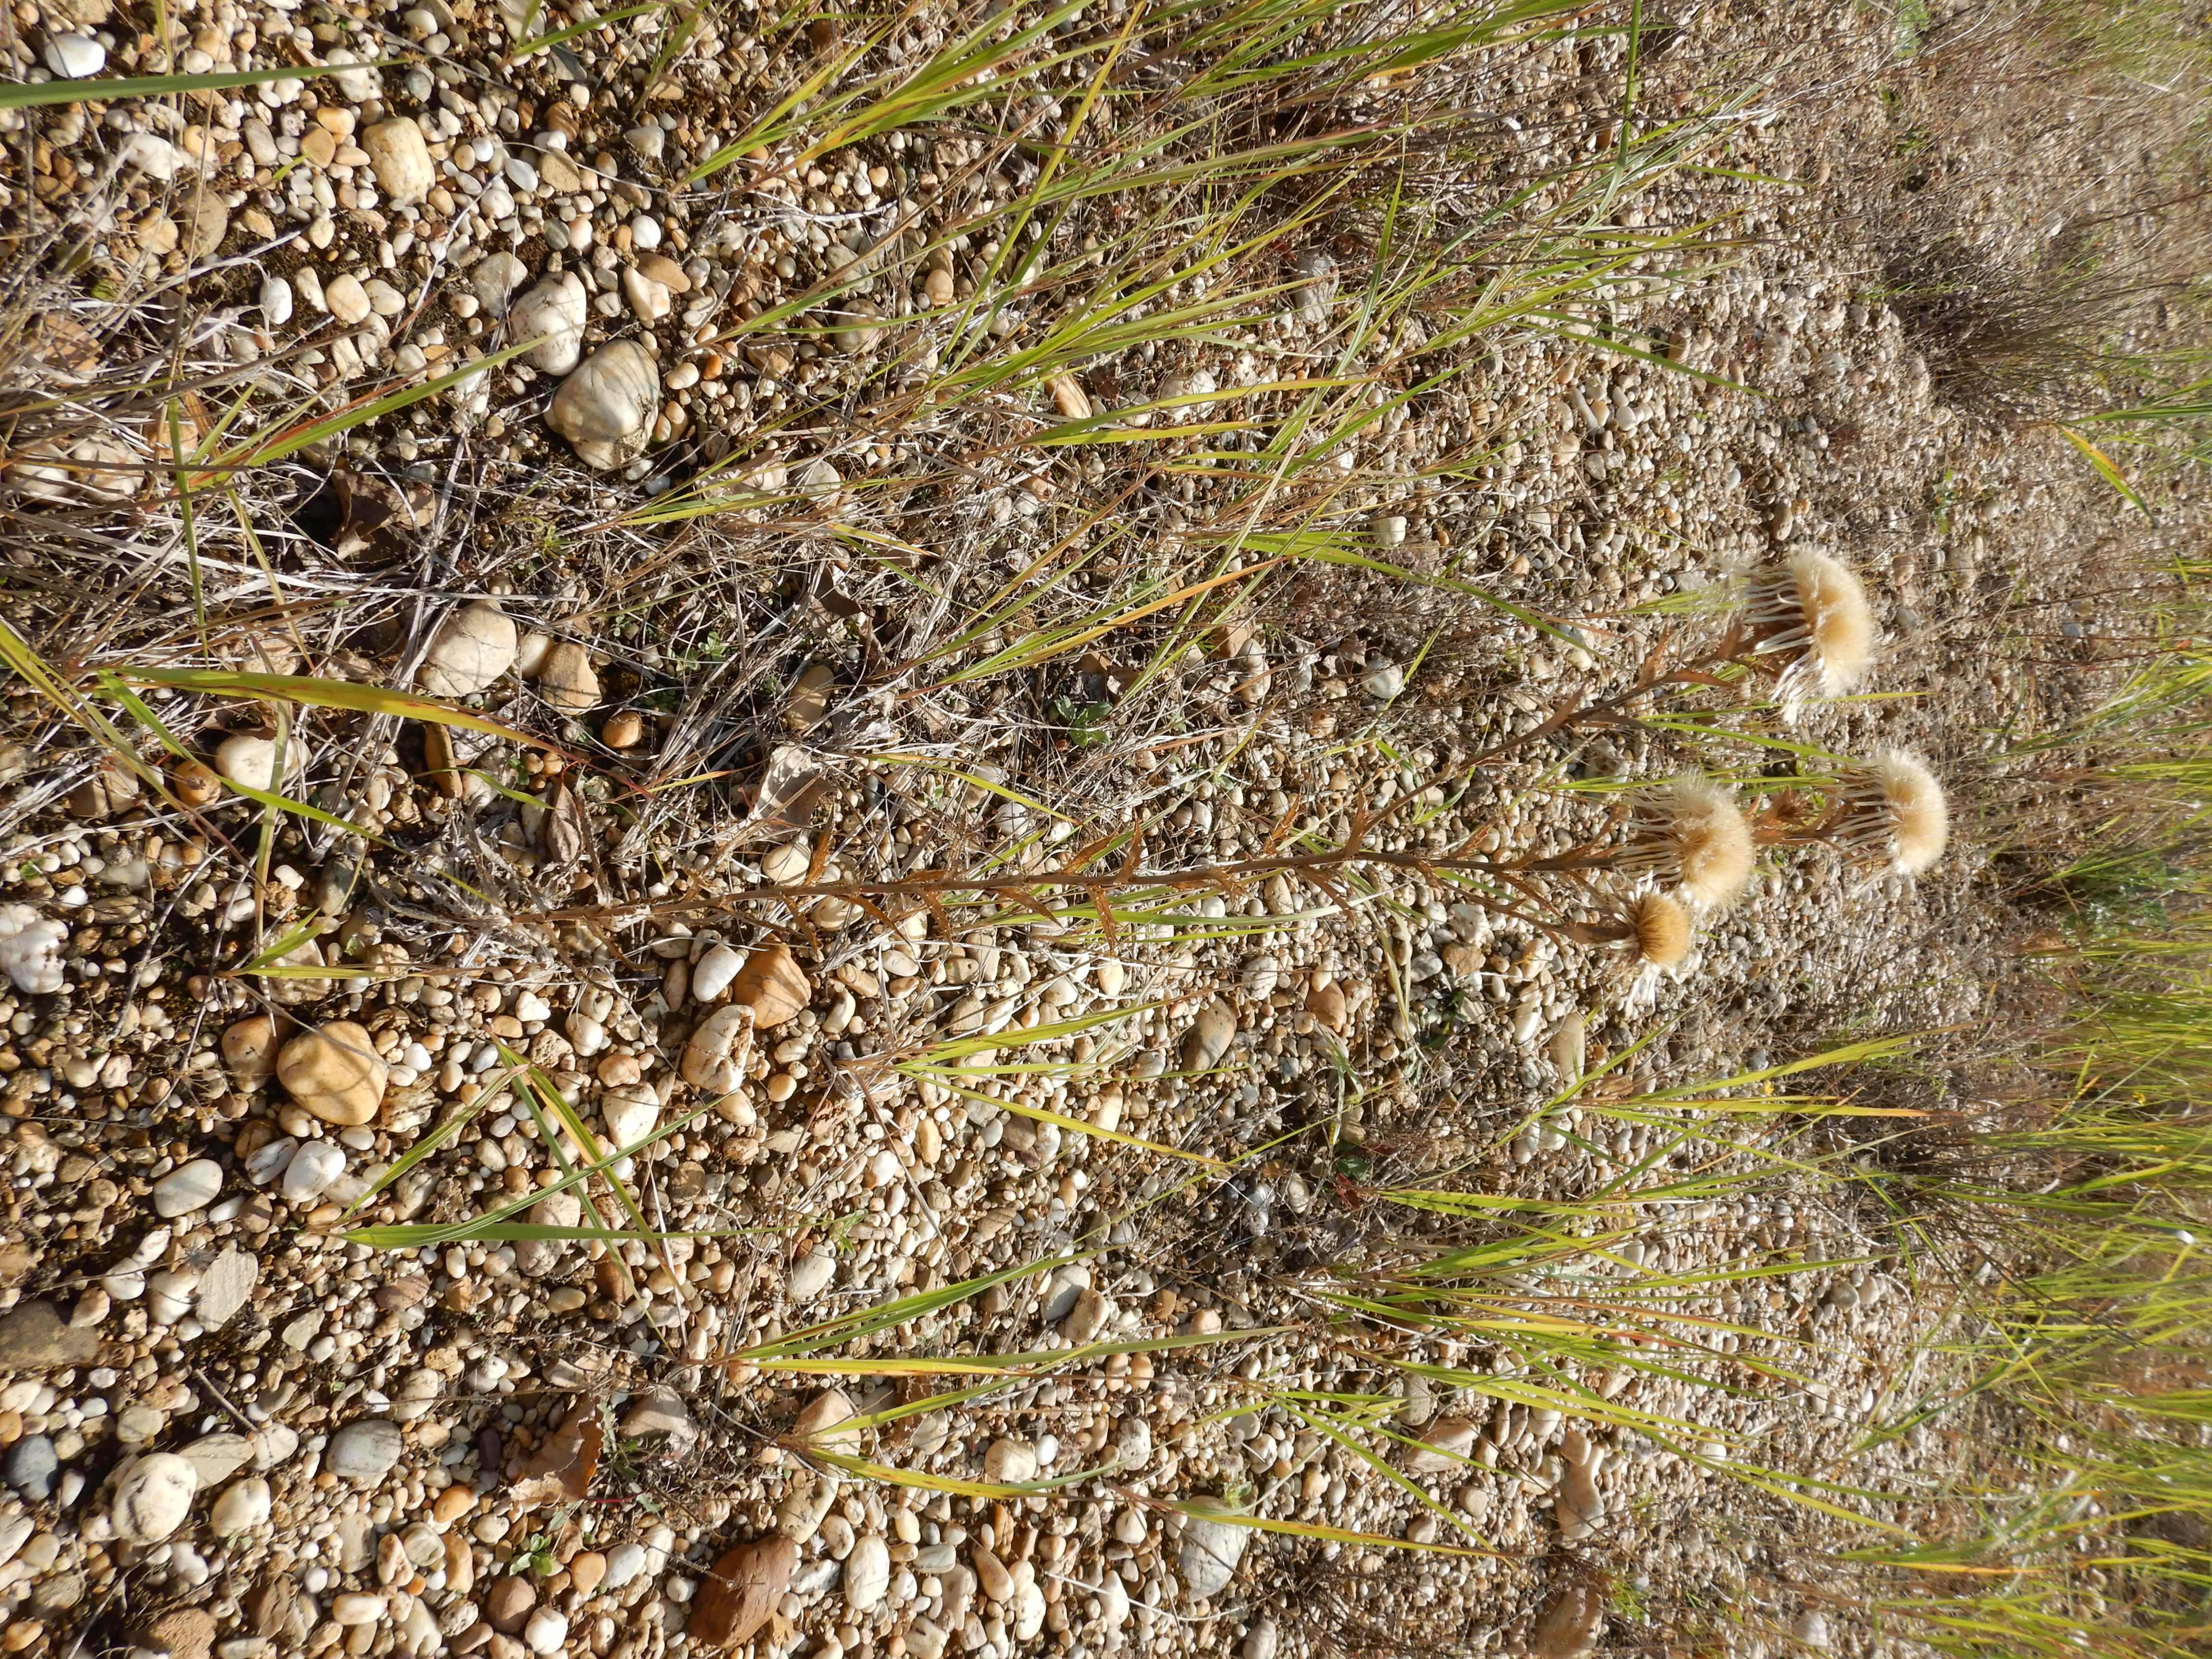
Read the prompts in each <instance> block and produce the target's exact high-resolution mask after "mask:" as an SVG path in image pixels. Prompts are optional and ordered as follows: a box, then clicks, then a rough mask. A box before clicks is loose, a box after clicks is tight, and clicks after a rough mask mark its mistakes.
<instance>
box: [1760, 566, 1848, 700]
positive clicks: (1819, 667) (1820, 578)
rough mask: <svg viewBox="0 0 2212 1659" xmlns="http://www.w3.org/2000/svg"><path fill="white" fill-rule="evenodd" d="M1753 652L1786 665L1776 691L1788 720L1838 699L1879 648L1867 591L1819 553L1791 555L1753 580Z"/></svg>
mask: <svg viewBox="0 0 2212 1659" xmlns="http://www.w3.org/2000/svg"><path fill="white" fill-rule="evenodd" d="M1749 618H1750V622H1751V625H1752V629H1753V641H1754V643H1753V649H1754V650H1757V651H1759V652H1761V653H1779V654H1784V655H1787V656H1788V657H1790V659H1791V660H1790V664H1789V665H1788V666H1787V667H1786V668H1784V670H1783V671H1782V677H1781V679H1780V681H1779V682H1778V684H1777V686H1776V692H1777V695H1778V697H1779V698H1780V700H1781V702H1782V707H1783V712H1784V714H1785V715H1786V716H1787V717H1788V718H1789V719H1790V720H1796V718H1797V716H1798V714H1800V713H1801V712H1802V709H1803V708H1804V705H1805V704H1806V703H1807V702H1810V701H1812V700H1813V699H1814V698H1816V697H1839V696H1844V694H1845V693H1847V692H1849V691H1850V690H1853V689H1855V688H1856V687H1857V685H1858V684H1859V683H1860V682H1861V681H1863V679H1865V678H1866V676H1867V671H1868V670H1869V669H1870V668H1871V667H1873V665H1874V659H1875V647H1876V645H1877V644H1878V643H1879V640H1878V636H1877V635H1876V633H1875V625H1874V613H1873V612H1872V611H1870V610H1869V609H1868V608H1867V599H1866V589H1865V588H1864V587H1863V586H1860V583H1859V579H1858V577H1857V575H1855V574H1852V572H1851V569H1850V567H1849V566H1847V565H1845V564H1844V563H1843V562H1841V561H1840V560H1838V559H1833V558H1831V557H1829V556H1828V555H1826V554H1825V553H1814V552H1812V551H1809V550H1808V551H1805V552H1802V553H1797V554H1793V555H1792V556H1790V559H1789V561H1788V562H1786V563H1784V564H1782V565H1779V566H1777V567H1774V568H1771V569H1767V570H1765V571H1762V572H1760V573H1759V574H1757V575H1755V576H1754V577H1753V578H1752V584H1751V603H1750V611H1749Z"/></svg>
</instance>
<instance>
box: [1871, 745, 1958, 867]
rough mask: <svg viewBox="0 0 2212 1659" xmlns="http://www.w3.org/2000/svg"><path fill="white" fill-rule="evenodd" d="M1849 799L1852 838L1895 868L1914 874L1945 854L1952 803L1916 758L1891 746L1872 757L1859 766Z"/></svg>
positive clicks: (1925, 765)
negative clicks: (1869, 847) (1868, 846)
mask: <svg viewBox="0 0 2212 1659" xmlns="http://www.w3.org/2000/svg"><path fill="white" fill-rule="evenodd" d="M1849 799H1850V821H1851V823H1850V828H1851V829H1852V830H1853V831H1855V832H1856V833H1854V834H1852V835H1851V836H1850V841H1851V842H1853V843H1855V844H1858V845H1862V846H1866V845H1869V844H1870V845H1871V847H1872V848H1875V849H1876V850H1879V851H1880V852H1881V853H1884V854H1887V856H1888V860H1889V862H1890V865H1891V866H1892V867H1893V869H1896V870H1898V871H1899V872H1902V873H1904V874H1905V875H1909V876H1917V875H1919V874H1920V873H1921V872H1923V871H1925V870H1928V869H1929V868H1931V867H1932V866H1934V865H1935V862H1936V860H1937V859H1939V858H1941V857H1942V856H1943V848H1944V847H1945V845H1946V844H1947V843H1948V842H1949V841H1950V839H1951V811H1950V807H1949V806H1948V804H1947V803H1946V802H1945V801H1944V799H1943V786H1942V784H1940V783H1938V782H1936V775H1935V774H1934V773H1933V772H1930V771H1929V769H1928V767H1927V764H1926V763H1924V762H1923V761H1922V760H1920V759H1919V758H1918V757H1916V756H1912V755H1908V754H1906V753H1905V752H1904V751H1903V750H1895V749H1893V750H1889V751H1888V752H1887V754H1881V755H1877V756H1875V757H1874V758H1873V759H1872V760H1870V761H1869V762H1867V763H1865V764H1864V765H1863V766H1862V767H1861V768H1860V769H1859V770H1858V775H1857V779H1856V780H1855V782H1854V787H1852V788H1851V790H1850V794H1849Z"/></svg>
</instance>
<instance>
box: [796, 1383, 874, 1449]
mask: <svg viewBox="0 0 2212 1659" xmlns="http://www.w3.org/2000/svg"><path fill="white" fill-rule="evenodd" d="M854 1415H855V1412H854V1406H853V1401H852V1400H851V1399H850V1397H848V1395H847V1394H846V1393H845V1391H844V1390H843V1389H825V1390H824V1391H823V1393H821V1394H818V1395H815V1396H814V1398H813V1399H812V1400H811V1401H808V1402H807V1404H806V1407H805V1409H804V1410H802V1411H801V1412H800V1413H799V1415H798V1416H797V1417H796V1418H794V1419H793V1420H792V1425H791V1437H792V1438H793V1439H794V1440H805V1441H811V1442H813V1443H816V1444H817V1445H820V1446H823V1447H826V1448H827V1449H829V1450H831V1451H834V1452H843V1453H850V1452H853V1451H855V1450H857V1449H859V1440H860V1436H859V1434H858V1433H857V1432H856V1431H853V1430H850V1429H846V1430H840V1429H839V1428H838V1427H837V1425H839V1424H840V1423H842V1422H844V1421H846V1420H847V1419H848V1418H851V1417H853V1416H854Z"/></svg>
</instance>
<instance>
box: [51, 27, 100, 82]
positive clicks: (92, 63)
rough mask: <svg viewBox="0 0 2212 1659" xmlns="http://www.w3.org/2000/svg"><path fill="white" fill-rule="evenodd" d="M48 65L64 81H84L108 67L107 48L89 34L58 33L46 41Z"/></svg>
mask: <svg viewBox="0 0 2212 1659" xmlns="http://www.w3.org/2000/svg"><path fill="white" fill-rule="evenodd" d="M46 67H47V68H48V69H50V70H52V71H53V72H54V73H55V74H56V75H58V76H61V77H62V79H63V80H64V81H82V80H83V79H84V78H85V76H88V75H97V74H99V73H100V70H103V69H105V68H106V67H107V48H106V47H105V46H101V45H100V42H99V41H97V40H94V39H93V38H92V36H90V35H88V34H57V35H55V36H53V37H52V39H51V40H48V41H47V42H46Z"/></svg>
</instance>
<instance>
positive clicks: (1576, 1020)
mask: <svg viewBox="0 0 2212 1659" xmlns="http://www.w3.org/2000/svg"><path fill="white" fill-rule="evenodd" d="M1586 1029H1587V1028H1586V1026H1585V1024H1584V1022H1583V1017H1582V1015H1581V1014H1580V1013H1571V1014H1569V1015H1568V1016H1567V1017H1566V1018H1565V1019H1563V1020H1561V1021H1560V1022H1559V1024H1558V1025H1557V1026H1555V1027H1554V1028H1553V1031H1552V1037H1551V1041H1550V1042H1548V1043H1547V1045H1546V1047H1545V1052H1546V1054H1547V1057H1548V1058H1549V1059H1550V1060H1551V1062H1552V1070H1553V1072H1554V1073H1556V1074H1557V1075H1558V1077H1559V1081H1560V1082H1561V1083H1573V1082H1575V1081H1577V1079H1580V1078H1581V1076H1582V1074H1583V1061H1584V1058H1585V1055H1586V1053H1587V1048H1586V1044H1587V1042H1588V1038H1587V1036H1586V1035H1585V1033H1586Z"/></svg>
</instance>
